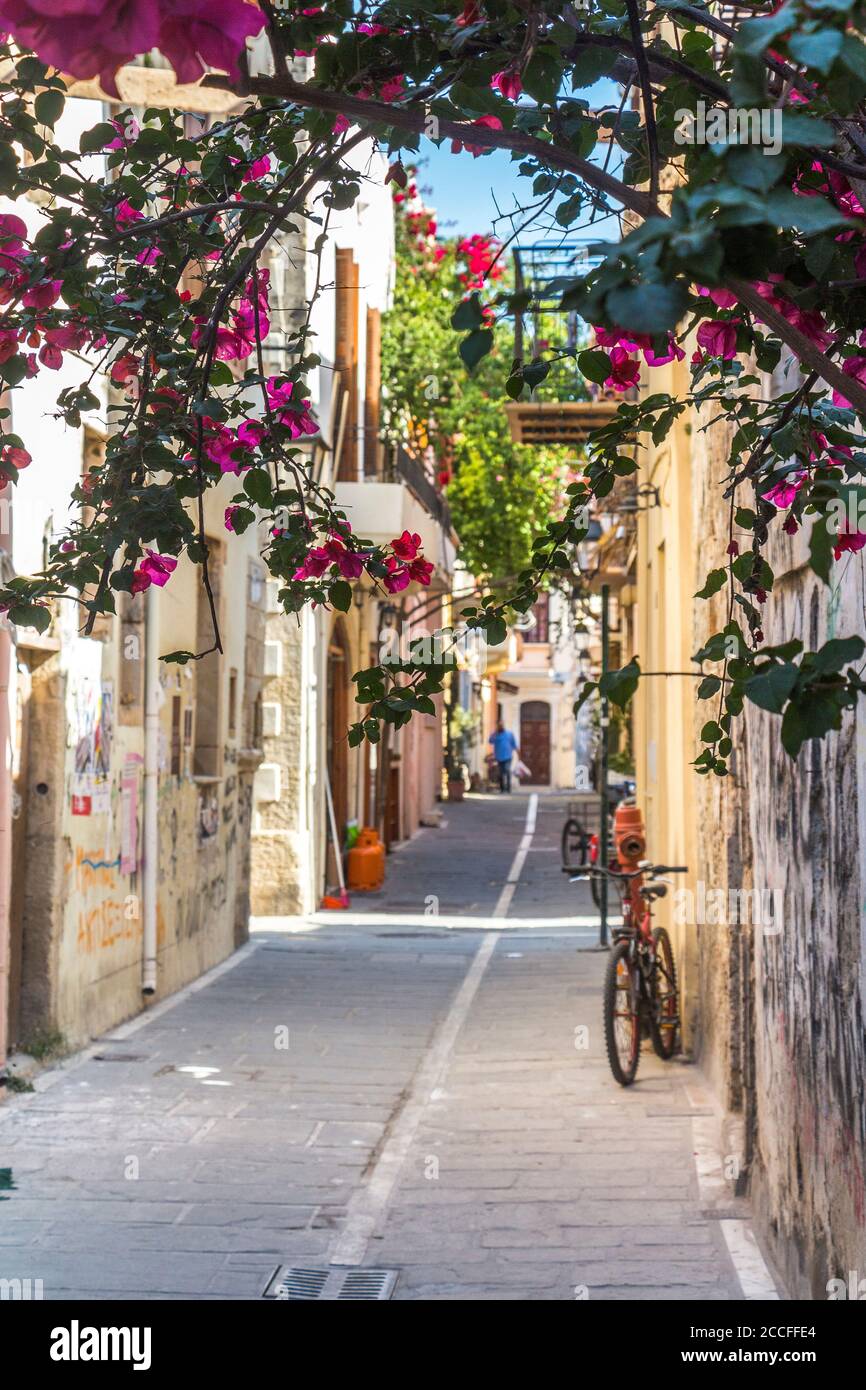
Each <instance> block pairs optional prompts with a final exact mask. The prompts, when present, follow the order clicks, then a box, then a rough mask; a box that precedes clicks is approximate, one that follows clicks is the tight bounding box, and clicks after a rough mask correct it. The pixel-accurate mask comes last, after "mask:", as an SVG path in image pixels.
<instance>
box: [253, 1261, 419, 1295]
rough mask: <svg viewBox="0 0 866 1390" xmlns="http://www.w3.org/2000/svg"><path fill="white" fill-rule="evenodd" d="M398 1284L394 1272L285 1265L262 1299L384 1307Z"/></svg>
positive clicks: (278, 1271) (387, 1270)
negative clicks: (371, 1303)
mask: <svg viewBox="0 0 866 1390" xmlns="http://www.w3.org/2000/svg"><path fill="white" fill-rule="evenodd" d="M396 1282H397V1271H396V1270H395V1269H340V1268H330V1269H308V1268H306V1267H304V1266H303V1265H282V1266H281V1267H280V1268H279V1269H278V1270H277V1272H276V1274H275V1275H274V1277H273V1278H272V1279H271V1281H270V1283H269V1284H268V1287H267V1288H266V1289H265V1292H264V1295H263V1297H264V1298H276V1299H280V1300H281V1301H283V1302H286V1303H289V1302H292V1303H294V1302H312V1301H313V1300H316V1301H318V1302H320V1303H321V1302H326V1303H328V1302H330V1303H344V1302H346V1303H348V1302H351V1303H359V1302H370V1301H371V1300H372V1301H374V1302H377V1303H381V1302H383V1301H384V1300H386V1299H389V1298H390V1297H391V1295H392V1294H393V1292H394V1285H395V1284H396Z"/></svg>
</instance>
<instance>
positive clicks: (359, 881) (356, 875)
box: [347, 825, 385, 893]
mask: <svg viewBox="0 0 866 1390" xmlns="http://www.w3.org/2000/svg"><path fill="white" fill-rule="evenodd" d="M347 859H348V886H349V887H350V888H352V889H355V890H357V891H359V892H362V893H363V892H371V891H372V890H373V889H376V888H381V887H382V884H383V883H384V882H385V846H384V845H383V844H382V841H381V840H380V839H379V835H378V832H377V831H376V830H373V829H372V827H371V826H369V825H365V826H364V829H363V830H362V831H361V832H360V834H359V836H358V841H357V844H356V845H355V846H354V848H353V849H350V850H349V853H348V855H347Z"/></svg>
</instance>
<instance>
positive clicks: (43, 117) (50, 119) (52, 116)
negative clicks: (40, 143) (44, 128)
mask: <svg viewBox="0 0 866 1390" xmlns="http://www.w3.org/2000/svg"><path fill="white" fill-rule="evenodd" d="M65 105H66V98H65V97H64V95H63V93H62V92H58V91H57V89H56V88H55V87H52V88H50V89H49V90H48V91H47V92H40V93H39V95H38V97H37V98H36V100H35V102H34V103H33V110H34V113H35V115H36V119H37V121H38V122H39V124H40V125H50V126H52V127H53V126H54V125H56V123H57V121H58V120H59V118H60V117H61V116H62V114H63V108H64V106H65Z"/></svg>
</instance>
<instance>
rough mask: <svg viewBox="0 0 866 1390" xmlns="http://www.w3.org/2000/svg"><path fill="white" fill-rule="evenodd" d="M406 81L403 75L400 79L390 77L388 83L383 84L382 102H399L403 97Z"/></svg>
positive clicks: (380, 97)
mask: <svg viewBox="0 0 866 1390" xmlns="http://www.w3.org/2000/svg"><path fill="white" fill-rule="evenodd" d="M405 83H406V79H405V77H403V76H402V75H401V76H399V77H389V78H388V81H387V82H383V83H382V86H381V88H380V91H379V99H380V101H399V99H400V97H401V96H402V95H403V88H404V86H405Z"/></svg>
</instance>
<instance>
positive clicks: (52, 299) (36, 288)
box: [21, 280, 63, 309]
mask: <svg viewBox="0 0 866 1390" xmlns="http://www.w3.org/2000/svg"><path fill="white" fill-rule="evenodd" d="M62 288H63V281H62V280H43V281H42V283H41V285H31V286H30V288H29V289H28V290H25V291H24V294H23V295H22V296H21V302H22V303H23V304H24V305H26V307H27V308H28V309H50V308H51V307H52V305H54V304H56V303H57V301H58V299H59V298H60V291H61V290H62Z"/></svg>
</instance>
